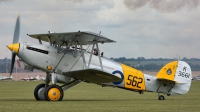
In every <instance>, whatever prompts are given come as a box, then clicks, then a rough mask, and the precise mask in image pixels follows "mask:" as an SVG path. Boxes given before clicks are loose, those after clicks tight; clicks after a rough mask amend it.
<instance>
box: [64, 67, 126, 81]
mask: <svg viewBox="0 0 200 112" xmlns="http://www.w3.org/2000/svg"><path fill="white" fill-rule="evenodd" d="M63 74H64V75H67V76H70V77H72V78H74V79H78V80H84V81H88V82H92V83H95V84H102V83H109V82H121V81H122V79H121V78H119V77H117V76H115V75H113V74H110V73H107V72H104V71H101V70H98V69H83V70H77V71H69V72H64V73H63Z"/></svg>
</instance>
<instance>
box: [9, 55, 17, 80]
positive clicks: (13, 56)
mask: <svg viewBox="0 0 200 112" xmlns="http://www.w3.org/2000/svg"><path fill="white" fill-rule="evenodd" d="M15 57H16V54H15V53H14V52H13V51H12V60H11V67H10V77H11V76H12V72H13V67H14V64H15Z"/></svg>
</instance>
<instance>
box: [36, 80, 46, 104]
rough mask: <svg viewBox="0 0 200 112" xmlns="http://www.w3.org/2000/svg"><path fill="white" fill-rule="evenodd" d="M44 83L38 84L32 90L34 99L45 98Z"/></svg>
mask: <svg viewBox="0 0 200 112" xmlns="http://www.w3.org/2000/svg"><path fill="white" fill-rule="evenodd" d="M44 92H45V84H39V85H38V86H37V87H36V88H35V90H34V96H35V99H36V100H38V101H39V100H46V98H45V95H44Z"/></svg>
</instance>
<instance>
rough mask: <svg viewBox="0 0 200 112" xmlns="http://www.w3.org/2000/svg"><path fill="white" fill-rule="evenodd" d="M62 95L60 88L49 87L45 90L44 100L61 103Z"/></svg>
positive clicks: (55, 86)
mask: <svg viewBox="0 0 200 112" xmlns="http://www.w3.org/2000/svg"><path fill="white" fill-rule="evenodd" d="M63 96H64V93H63V90H62V88H61V87H60V86H58V85H55V84H53V85H50V86H49V87H47V89H46V90H45V98H46V99H47V101H61V100H62V99H63Z"/></svg>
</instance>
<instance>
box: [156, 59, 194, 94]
mask: <svg viewBox="0 0 200 112" xmlns="http://www.w3.org/2000/svg"><path fill="white" fill-rule="evenodd" d="M157 79H158V80H165V81H166V82H173V83H174V84H175V85H174V86H173V88H172V89H171V95H175V94H185V93H187V92H188V91H189V89H190V85H191V82H192V72H191V68H190V66H189V65H188V64H187V63H186V62H184V61H173V62H170V63H168V64H167V65H165V66H164V67H163V68H162V69H161V70H160V71H159V72H158V74H157Z"/></svg>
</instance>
